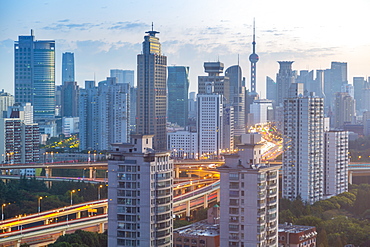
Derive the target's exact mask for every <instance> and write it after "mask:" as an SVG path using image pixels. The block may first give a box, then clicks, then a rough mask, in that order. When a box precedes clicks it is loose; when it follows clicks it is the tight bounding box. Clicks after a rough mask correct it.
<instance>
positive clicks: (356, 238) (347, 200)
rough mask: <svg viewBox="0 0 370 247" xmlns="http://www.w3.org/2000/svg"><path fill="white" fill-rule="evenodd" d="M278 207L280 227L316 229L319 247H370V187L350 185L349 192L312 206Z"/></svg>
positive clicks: (287, 203)
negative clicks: (301, 226)
mask: <svg viewBox="0 0 370 247" xmlns="http://www.w3.org/2000/svg"><path fill="white" fill-rule="evenodd" d="M279 207H280V209H279V211H280V212H279V223H281V224H283V223H285V222H289V223H293V224H295V225H306V226H315V227H316V231H317V232H318V237H317V244H318V245H317V246H318V247H329V246H330V247H337V246H338V247H343V246H344V245H346V244H354V245H355V246H361V247H364V246H370V185H369V184H361V185H350V188H349V191H348V192H344V193H342V194H339V195H338V196H333V197H331V198H330V199H326V200H322V201H318V202H316V203H314V204H313V205H309V204H305V203H303V202H302V200H300V199H299V198H297V199H296V200H294V201H289V200H286V199H281V200H280V205H279Z"/></svg>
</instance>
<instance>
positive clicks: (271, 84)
mask: <svg viewBox="0 0 370 247" xmlns="http://www.w3.org/2000/svg"><path fill="white" fill-rule="evenodd" d="M276 90H277V89H276V82H275V81H274V80H273V79H271V78H270V77H268V76H266V99H269V100H272V101H274V102H276V99H277V93H276Z"/></svg>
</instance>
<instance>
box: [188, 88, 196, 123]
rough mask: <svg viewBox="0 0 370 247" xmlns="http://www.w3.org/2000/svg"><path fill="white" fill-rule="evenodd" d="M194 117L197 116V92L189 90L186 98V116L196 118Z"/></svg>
mask: <svg viewBox="0 0 370 247" xmlns="http://www.w3.org/2000/svg"><path fill="white" fill-rule="evenodd" d="M196 117H197V94H196V92H190V93H189V99H188V118H189V119H196Z"/></svg>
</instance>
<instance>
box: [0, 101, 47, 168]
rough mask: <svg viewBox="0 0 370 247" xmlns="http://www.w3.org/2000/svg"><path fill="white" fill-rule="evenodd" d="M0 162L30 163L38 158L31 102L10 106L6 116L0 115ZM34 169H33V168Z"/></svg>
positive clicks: (37, 130) (38, 152)
mask: <svg viewBox="0 0 370 247" xmlns="http://www.w3.org/2000/svg"><path fill="white" fill-rule="evenodd" d="M0 130H1V132H2V133H0V154H1V158H2V160H1V162H2V163H8V164H16V163H32V162H38V161H39V159H40V150H39V146H40V133H39V127H38V125H37V124H35V123H34V122H33V109H32V106H31V103H23V104H15V105H14V106H10V107H9V108H8V111H7V116H6V117H2V116H1V117H0ZM33 170H34V169H33Z"/></svg>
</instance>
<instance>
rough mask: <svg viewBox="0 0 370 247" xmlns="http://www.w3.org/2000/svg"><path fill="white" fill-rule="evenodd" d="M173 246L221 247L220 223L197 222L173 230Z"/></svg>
mask: <svg viewBox="0 0 370 247" xmlns="http://www.w3.org/2000/svg"><path fill="white" fill-rule="evenodd" d="M173 239H174V241H173V244H174V245H173V246H176V247H180V246H181V247H183V246H192V247H220V230H219V225H218V224H209V223H207V222H196V223H194V224H191V225H188V226H184V227H181V228H177V229H175V230H174V231H173Z"/></svg>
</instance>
